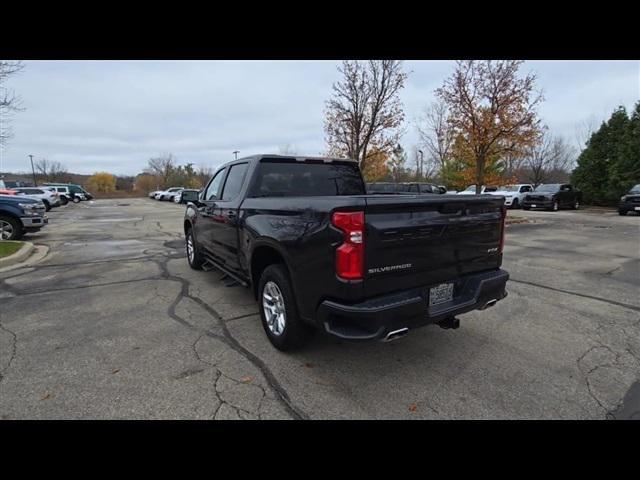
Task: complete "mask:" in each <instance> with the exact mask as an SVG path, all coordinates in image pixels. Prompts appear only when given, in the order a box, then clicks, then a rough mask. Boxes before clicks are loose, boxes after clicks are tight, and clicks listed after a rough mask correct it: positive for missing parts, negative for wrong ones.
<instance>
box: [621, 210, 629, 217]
mask: <svg viewBox="0 0 640 480" xmlns="http://www.w3.org/2000/svg"><path fill="white" fill-rule="evenodd" d="M627 213H629V212H627V211H626V210H618V215H622V216H625V215H626V214H627Z"/></svg>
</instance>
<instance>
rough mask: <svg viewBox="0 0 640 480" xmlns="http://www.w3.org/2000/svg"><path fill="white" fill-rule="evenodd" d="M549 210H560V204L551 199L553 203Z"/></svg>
mask: <svg viewBox="0 0 640 480" xmlns="http://www.w3.org/2000/svg"><path fill="white" fill-rule="evenodd" d="M551 210H553V211H554V212H557V211H558V210H560V204H559V203H558V201H557V200H554V201H553V205H552V206H551Z"/></svg>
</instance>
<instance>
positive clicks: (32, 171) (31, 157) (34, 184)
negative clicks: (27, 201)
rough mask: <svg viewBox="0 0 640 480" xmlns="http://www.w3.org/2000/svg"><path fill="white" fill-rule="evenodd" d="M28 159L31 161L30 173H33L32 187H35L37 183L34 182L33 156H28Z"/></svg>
mask: <svg viewBox="0 0 640 480" xmlns="http://www.w3.org/2000/svg"><path fill="white" fill-rule="evenodd" d="M29 158H30V159H31V173H33V186H34V187H37V186H38V182H37V181H36V171H35V169H34V168H33V155H29Z"/></svg>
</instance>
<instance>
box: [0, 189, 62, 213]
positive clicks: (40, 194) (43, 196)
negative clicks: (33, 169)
mask: <svg viewBox="0 0 640 480" xmlns="http://www.w3.org/2000/svg"><path fill="white" fill-rule="evenodd" d="M11 190H15V191H17V192H19V193H18V195H24V196H27V197H29V198H33V199H35V200H40V201H41V202H42V203H44V207H45V209H46V210H47V212H48V211H49V210H51V208H52V207H59V206H60V195H59V194H58V192H57V191H55V190H51V189H50V188H48V187H15V188H12V189H11Z"/></svg>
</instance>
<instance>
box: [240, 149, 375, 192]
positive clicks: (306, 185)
mask: <svg viewBox="0 0 640 480" xmlns="http://www.w3.org/2000/svg"><path fill="white" fill-rule="evenodd" d="M256 168H257V172H256V175H255V176H254V178H255V181H254V182H253V185H252V187H251V191H250V192H249V196H250V197H309V196H338V195H339V196H342V195H364V194H365V185H364V182H363V180H362V176H361V175H360V170H359V169H358V165H357V164H356V163H355V162H348V161H344V162H341V161H333V162H324V161H322V160H306V161H304V162H301V161H297V160H295V159H280V158H278V159H270V158H265V159H262V161H261V162H260V163H259V164H258V166H257V167H256Z"/></svg>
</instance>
